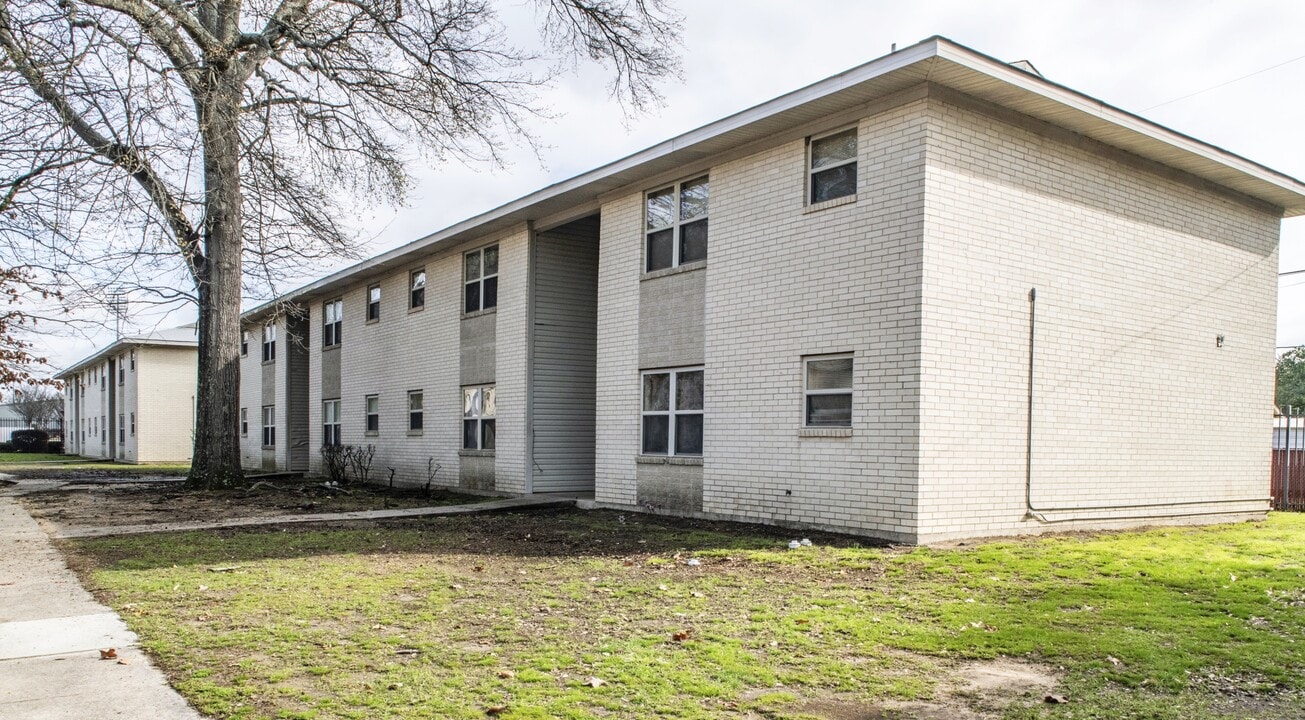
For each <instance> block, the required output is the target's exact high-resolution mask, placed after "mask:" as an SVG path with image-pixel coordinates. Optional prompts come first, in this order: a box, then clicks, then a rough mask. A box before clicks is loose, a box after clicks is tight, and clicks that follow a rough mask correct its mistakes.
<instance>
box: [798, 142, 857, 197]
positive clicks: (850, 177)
mask: <svg viewBox="0 0 1305 720" xmlns="http://www.w3.org/2000/svg"><path fill="white" fill-rule="evenodd" d="M808 176H809V177H810V181H809V182H810V183H811V190H810V193H809V195H808V200H809V202H811V203H813V204H814V203H820V202H824V201H826V200H833V199H835V198H841V197H844V196H847V195H855V194H856V128H849V129H847V130H843V131H841V132H836V133H834V134H832V135H826V136H824V137H819V138H812V139H811V156H810V158H809V167H808Z"/></svg>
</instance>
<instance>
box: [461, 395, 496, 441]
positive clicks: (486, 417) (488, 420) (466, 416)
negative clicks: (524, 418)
mask: <svg viewBox="0 0 1305 720" xmlns="http://www.w3.org/2000/svg"><path fill="white" fill-rule="evenodd" d="M495 410H496V409H495V403H494V386H493V385H481V386H478V387H464V388H462V447H464V448H466V449H468V450H493V449H494V435H495V430H494V418H495Z"/></svg>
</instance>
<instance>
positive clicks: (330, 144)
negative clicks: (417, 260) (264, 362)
mask: <svg viewBox="0 0 1305 720" xmlns="http://www.w3.org/2000/svg"><path fill="white" fill-rule="evenodd" d="M535 5H536V8H537V19H538V28H537V29H538V30H539V31H540V33H539V37H540V38H541V41H542V42H541V43H540V45H539V48H540V49H538V50H527V49H522V48H520V47H516V46H514V45H512V44H510V43H509V42H507V40H506V39H505V37H504V30H505V28H504V27H503V26H502V25H501V22H500V20H499V18H498V16H497V15H496V13H495V10H494V7H493V5H492V3H491V0H408V1H407V2H404V1H403V0H185V1H183V0H24V1H23V2H11V0H0V52H2V53H3V54H2V55H0V238H2V239H3V242H0V253H3V252H6V251H7V252H9V253H11V255H12V256H14V257H28V258H38V257H39V263H36V264H39V266H40V267H42V268H45V269H46V270H47V274H46V275H45V279H46V281H47V282H51V283H55V282H58V283H67V282H71V283H72V286H71V287H69V288H67V289H68V290H69V292H68V293H67V296H68V298H69V302H76V301H77V300H76V299H77V298H81V299H82V300H83V301H84V300H85V299H87V298H89V299H95V298H97V297H99V296H101V295H102V294H103V292H104V290H105V288H107V287H109V286H111V285H114V284H127V285H130V286H137V287H142V288H146V289H147V291H148V293H150V296H151V297H153V298H155V299H157V301H159V302H173V301H177V300H188V301H193V302H194V303H195V304H196V305H197V307H198V315H199V387H198V393H197V395H198V397H197V409H196V410H197V423H196V432H195V451H194V463H193V467H192V471H191V480H192V482H194V483H196V484H200V485H206V486H211V485H225V484H229V483H233V482H236V481H238V480H239V479H240V476H241V475H240V458H239V442H238V441H239V438H238V431H237V425H238V418H237V416H238V409H237V408H238V405H239V402H238V398H237V392H238V387H239V363H238V342H239V334H240V327H239V316H240V299H241V295H242V282H243V290H245V291H248V292H250V293H251V294H258V293H259V291H260V289H261V290H264V291H265V290H267V289H268V288H269V287H272V286H273V283H274V281H275V279H276V277H277V276H278V275H279V274H281V272H282V271H283V270H284V268H286V267H287V265H291V264H293V265H296V266H301V265H302V264H303V263H304V262H305V259H309V260H311V259H313V258H322V257H328V256H339V255H342V254H348V253H349V252H351V250H353V249H354V248H355V245H354V240H355V238H354V237H353V236H352V234H351V233H350V232H349V231H348V230H347V228H346V227H345V226H344V225H343V224H342V221H341V217H340V212H339V210H338V208H339V207H340V206H339V205H336V204H333V203H332V200H338V199H339V198H341V197H349V198H351V199H352V202H351V203H350V206H352V205H356V203H357V202H358V198H359V197H360V196H361V197H369V198H378V199H383V200H387V201H391V202H398V201H401V200H402V198H403V196H404V192H405V190H406V186H407V183H408V181H409V175H408V173H407V171H406V167H405V160H406V159H407V158H408V157H409V156H410V155H411V154H412V152H411V151H412V150H413V149H418V150H420V151H422V152H424V153H426V154H427V155H428V156H431V157H433V158H434V159H436V160H444V159H448V158H459V159H488V160H491V161H498V160H499V159H500V153H501V151H502V150H503V148H504V147H505V144H506V143H508V142H513V141H516V140H517V139H519V138H523V137H524V138H527V139H528V138H529V134H528V133H527V132H526V131H525V127H524V125H523V123H524V122H525V120H527V119H528V118H529V117H531V116H532V115H534V114H537V113H538V112H539V108H537V107H536V106H535V105H534V103H535V102H536V97H537V96H536V91H537V89H538V88H539V87H540V86H541V85H542V84H545V83H546V82H548V81H549V80H550V79H551V78H552V76H553V74H554V73H555V72H556V68H557V67H558V66H559V61H561V60H566V59H574V58H578V57H585V58H588V59H591V60H594V61H596V62H598V63H601V64H604V65H606V66H607V67H608V68H609V69H610V70H611V71H612V75H613V77H614V80H613V83H612V85H611V87H610V88H609V90H610V91H611V92H612V94H613V95H615V96H616V97H617V98H619V99H620V100H622V101H623V102H624V103H625V105H626V106H627V107H631V108H635V109H639V108H642V107H643V106H644V105H646V104H648V103H650V102H655V101H657V100H658V99H659V98H658V96H657V92H656V83H657V82H658V81H659V80H661V79H662V78H665V77H667V76H672V75H675V74H676V73H677V71H678V65H677V53H676V50H677V48H676V42H677V37H678V25H679V18H678V17H677V16H676V15H675V14H674V13H673V12H671V11H670V10H669V9H668V8H667V7H666V6H664V4H663V0H536V2H535ZM106 219H107V220H108V222H106ZM3 260H4V258H0V261H3Z"/></svg>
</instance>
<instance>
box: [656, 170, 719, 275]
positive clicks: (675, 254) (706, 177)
mask: <svg viewBox="0 0 1305 720" xmlns="http://www.w3.org/2000/svg"><path fill="white" fill-rule="evenodd" d="M699 180H701V181H702V182H703V184H704V185H705V186H706V187H707V209H706V211H705V212H703V214H701V215H695V216H694V217H692V218H688V219H687V220H686V219H685V218H684V217H682V213H683V210H682V199H683V194H684V186H685V185H689V184H691V183H695V182H697V181H699ZM666 190H670V191H671V198H672V199H671V224H670V225H658V226H657V227H651V226H650V225H649V222H650V221H649V213H648V199H649V198H650V197H652V196H653V195H656V194H658V193H661V192H664V191H666ZM698 222H704V223H706V225H707V247H708V248H710V247H711V174H710V173H705V174H702V175H695V176H693V177H691V178H688V179H685V180H680V181H677V182H673V183H671V184H669V185H662V186H660V187H657V188H654V189H652V190H648V191H646V192H644V194H643V271H644V273H652V272H659V271H662V270H671V269H673V268H678V267H681V266H684V265H688V264H690V263H697V262H706V261H707V258H708V257H710V254H711V253H710V250H708V251H707V253H706V254H704V255H703V257H701V258H698V259H695V260H689V261H685V260H684V259H683V257H682V256H683V248H682V247H681V246H682V244H683V228H684V226H685V225H693V224H694V223H698ZM666 230H670V231H671V264H670V265H668V266H666V267H659V268H654V267H651V266H650V263H651V262H652V252H651V238H652V236H653V235H654V234H656V233H660V232H665V231H666Z"/></svg>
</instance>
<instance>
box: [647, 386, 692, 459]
mask: <svg viewBox="0 0 1305 720" xmlns="http://www.w3.org/2000/svg"><path fill="white" fill-rule="evenodd" d="M642 448H643V454H645V455H701V454H702V368H684V369H680V370H654V371H650V372H645V373H644V374H643V445H642Z"/></svg>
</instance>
